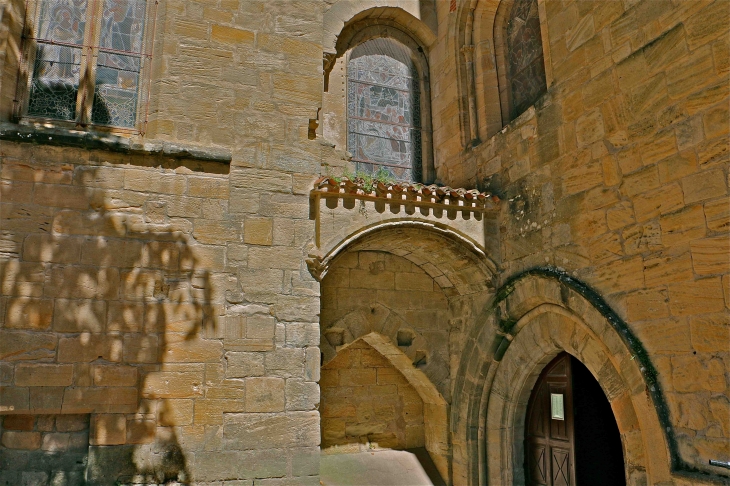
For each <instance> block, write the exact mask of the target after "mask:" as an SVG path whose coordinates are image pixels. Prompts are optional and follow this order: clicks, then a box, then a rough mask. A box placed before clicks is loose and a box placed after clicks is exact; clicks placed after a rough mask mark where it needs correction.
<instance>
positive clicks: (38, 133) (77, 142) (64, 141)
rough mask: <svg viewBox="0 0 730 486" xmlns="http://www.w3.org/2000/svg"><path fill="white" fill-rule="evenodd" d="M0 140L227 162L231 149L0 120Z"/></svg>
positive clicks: (229, 159)
mask: <svg viewBox="0 0 730 486" xmlns="http://www.w3.org/2000/svg"><path fill="white" fill-rule="evenodd" d="M0 140H8V141H11V142H21V143H34V144H41V145H54V146H60V147H77V148H84V149H90V150H108V151H111V152H118V153H123V154H139V155H161V156H164V157H173V158H176V159H194V160H201V161H206V162H218V163H224V164H229V163H230V162H231V160H232V158H233V156H232V154H231V151H230V150H227V149H222V148H209V147H200V146H197V145H188V144H180V143H172V142H164V141H154V140H151V141H147V142H143V143H139V142H135V141H133V140H131V139H129V138H127V137H121V136H118V135H111V134H107V133H101V132H90V131H81V130H69V129H65V128H47V127H39V126H30V125H18V124H15V123H7V122H0Z"/></svg>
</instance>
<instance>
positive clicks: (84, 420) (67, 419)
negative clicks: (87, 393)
mask: <svg viewBox="0 0 730 486" xmlns="http://www.w3.org/2000/svg"><path fill="white" fill-rule="evenodd" d="M88 427H89V417H88V415H71V414H62V415H58V416H57V417H56V430H57V431H59V432H78V431H81V430H84V429H87V428H88Z"/></svg>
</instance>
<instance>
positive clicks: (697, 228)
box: [659, 205, 707, 247]
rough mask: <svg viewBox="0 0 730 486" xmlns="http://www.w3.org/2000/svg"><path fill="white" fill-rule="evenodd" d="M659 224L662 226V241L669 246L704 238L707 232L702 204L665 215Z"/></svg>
mask: <svg viewBox="0 0 730 486" xmlns="http://www.w3.org/2000/svg"><path fill="white" fill-rule="evenodd" d="M659 224H660V225H661V228H662V243H663V244H664V245H665V246H667V247H672V246H675V245H679V244H682V243H686V242H688V241H690V240H694V239H697V238H702V237H703V236H705V233H706V232H707V230H706V226H705V215H704V212H703V211H702V206H700V205H695V206H690V207H687V208H685V209H683V210H681V211H678V212H676V213H672V214H668V215H666V216H663V217H662V218H661V219H660V220H659Z"/></svg>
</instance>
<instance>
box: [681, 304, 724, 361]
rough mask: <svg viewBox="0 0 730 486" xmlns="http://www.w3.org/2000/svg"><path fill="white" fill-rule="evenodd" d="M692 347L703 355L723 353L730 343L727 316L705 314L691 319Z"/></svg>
mask: <svg viewBox="0 0 730 486" xmlns="http://www.w3.org/2000/svg"><path fill="white" fill-rule="evenodd" d="M689 325H690V331H691V335H692V347H693V348H694V349H695V350H697V351H698V352H701V353H723V352H726V351H727V347H728V346H727V344H728V343H729V342H730V321H729V320H728V317H727V314H723V313H719V314H705V315H702V316H691V317H690V318H689Z"/></svg>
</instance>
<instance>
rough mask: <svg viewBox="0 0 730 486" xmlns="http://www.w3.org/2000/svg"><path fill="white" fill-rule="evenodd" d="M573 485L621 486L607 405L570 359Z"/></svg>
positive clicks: (619, 452) (619, 454)
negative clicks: (573, 454) (573, 426)
mask: <svg viewBox="0 0 730 486" xmlns="http://www.w3.org/2000/svg"><path fill="white" fill-rule="evenodd" d="M570 361H571V367H572V371H573V409H574V412H573V417H574V421H575V476H576V482H577V483H576V484H578V485H584V484H590V485H594V486H624V485H625V484H626V476H625V473H624V456H623V449H622V447H621V434H620V433H619V431H618V425H617V424H616V418H615V417H614V415H613V411H612V410H611V404H610V403H609V402H608V399H607V398H606V395H605V394H604V393H603V390H602V389H601V385H599V384H598V382H597V381H596V379H595V378H594V377H593V375H592V374H591V372H590V371H588V368H586V367H585V365H583V363H581V362H580V361H578V360H577V359H575V358H573V357H571V360H570Z"/></svg>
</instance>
